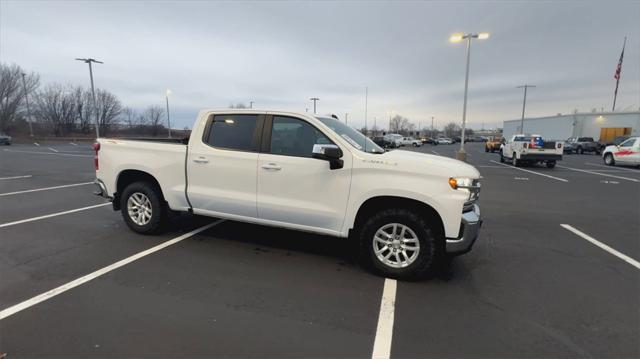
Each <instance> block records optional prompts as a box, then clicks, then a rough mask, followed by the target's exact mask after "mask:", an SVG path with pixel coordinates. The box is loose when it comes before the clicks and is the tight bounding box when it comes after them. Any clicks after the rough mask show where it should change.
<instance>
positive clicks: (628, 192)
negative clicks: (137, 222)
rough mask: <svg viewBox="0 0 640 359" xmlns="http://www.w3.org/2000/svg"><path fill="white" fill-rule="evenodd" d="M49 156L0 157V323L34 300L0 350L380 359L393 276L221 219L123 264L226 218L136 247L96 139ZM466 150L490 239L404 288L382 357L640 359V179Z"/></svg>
mask: <svg viewBox="0 0 640 359" xmlns="http://www.w3.org/2000/svg"><path fill="white" fill-rule="evenodd" d="M39 145H40V146H35V145H32V144H28V145H27V144H25V145H13V146H7V147H3V148H0V313H3V312H4V311H5V310H6V309H7V308H13V307H14V306H16V305H22V304H24V303H30V304H29V305H28V306H27V307H25V308H24V309H22V310H19V311H17V312H15V314H12V315H10V316H7V317H4V318H2V316H1V315H0V318H1V319H0V353H7V355H8V358H30V357H59V358H84V357H118V358H123V357H272V358H276V357H278V358H280V357H318V358H320V357H321V358H327V357H358V358H360V357H362V358H371V357H372V351H373V347H374V342H375V341H376V338H377V323H378V316H379V315H380V307H381V296H382V294H383V288H385V286H386V281H385V279H384V278H380V277H376V276H373V275H371V274H369V273H368V272H366V271H365V270H364V269H362V268H361V267H360V266H358V264H357V261H356V258H355V257H356V256H355V253H354V248H353V245H352V244H351V243H348V241H346V240H343V239H337V238H331V237H324V236H317V235H310V234H307V233H301V232H294V231H288V230H282V229H276V228H268V227H262V226H255V225H247V224H242V223H237V222H231V221H224V222H221V223H218V224H216V225H214V226H212V227H211V228H209V229H207V230H205V231H203V232H200V233H197V234H194V235H192V236H189V237H188V238H185V239H184V240H180V241H178V242H176V243H175V244H173V245H170V246H167V247H165V248H162V249H159V250H157V251H155V252H153V253H152V254H149V255H146V256H144V257H141V258H140V259H137V260H135V261H131V262H126V264H122V263H120V262H119V261H121V260H123V259H126V258H131V256H133V255H135V254H137V253H140V252H141V251H145V250H148V249H150V248H156V246H158V245H160V244H163V243H167V241H169V240H171V239H175V238H176V237H179V236H181V235H183V234H185V233H190V232H191V231H193V230H195V229H197V228H200V227H202V226H203V225H205V224H209V223H213V222H215V221H216V220H215V219H211V218H203V217H195V216H189V215H181V216H177V217H175V218H173V219H172V225H171V226H170V228H169V229H168V231H167V232H166V233H163V234H161V235H158V236H141V235H137V234H135V233H133V232H131V231H129V230H128V228H126V226H125V224H124V223H123V221H122V219H121V217H120V215H119V213H117V212H114V211H112V210H111V208H110V206H108V205H104V206H100V205H101V204H103V203H104V201H102V200H101V199H99V198H97V197H95V196H93V195H92V191H93V187H92V186H91V185H86V183H87V182H90V181H91V180H92V179H93V177H94V173H93V164H92V152H91V149H90V146H89V145H88V144H87V143H84V144H82V143H77V144H70V143H68V144H60V143H57V144H55V143H54V144H43V143H41V144H39ZM458 148H459V145H439V146H430V145H427V146H424V147H420V148H408V149H407V150H411V151H419V152H424V153H430V154H439V155H442V156H448V157H454V155H455V152H456V151H457V150H458ZM466 148H467V151H468V155H469V157H468V162H469V163H471V164H473V165H475V166H476V167H477V168H478V170H479V171H480V172H481V174H482V176H483V181H482V186H483V189H482V193H481V200H480V206H481V211H482V214H483V217H484V220H485V222H484V225H483V228H482V232H481V238H480V239H479V240H478V242H477V243H476V245H475V247H474V249H473V250H472V251H471V252H470V253H468V254H466V255H464V256H460V257H458V258H456V259H455V260H454V261H453V263H452V264H451V265H450V266H448V267H445V268H442V269H441V270H440V271H439V272H438V273H437V274H436V275H435V276H434V277H433V278H430V279H427V280H424V281H420V282H398V283H397V290H396V294H395V298H394V301H395V305H394V306H393V313H394V316H395V318H394V320H393V330H392V334H393V335H392V344H391V355H390V356H391V357H392V358H431V357H433V358H463V357H464V358H471V357H474V358H477V357H501V358H512V357H607V358H609V357H610V358H637V357H639V356H640V346H639V344H638V338H639V337H640V315H638V313H639V308H640V304H639V303H640V268H638V267H636V266H634V265H633V263H634V261H635V262H636V263H637V261H640V243H639V241H638V238H639V237H640V220H639V219H640V170H638V169H635V168H627V167H603V166H602V160H601V158H600V157H599V156H597V155H567V156H565V157H564V159H563V161H561V162H560V163H559V166H558V167H556V168H554V169H548V168H542V167H539V166H529V167H521V168H514V167H512V166H510V165H502V164H500V163H499V156H498V155H497V154H492V153H485V152H484V151H483V147H482V144H479V143H469V144H467V146H466ZM560 166H562V167H560ZM13 177H15V178H13ZM69 185H72V186H69ZM60 186H65V187H60ZM51 187H60V188H51ZM36 189H44V190H41V191H33V190H36ZM72 211H73V212H72ZM561 225H567V226H569V227H568V228H573V229H575V230H577V231H579V232H580V233H582V234H584V235H586V236H588V237H589V238H591V239H593V240H596V241H597V243H601V244H602V245H604V246H605V247H604V248H603V247H602V246H597V245H594V243H592V242H590V241H589V240H587V239H585V238H584V237H583V236H580V235H577V234H576V233H575V232H572V231H571V230H569V229H567V227H566V226H565V227H563V226H561ZM605 248H608V249H605ZM614 253H618V254H621V255H626V256H628V258H629V259H630V261H625V260H623V259H621V258H620V257H618V256H616V255H615V254H614ZM115 263H120V264H119V265H118V266H117V267H114V268H115V269H112V270H110V271H108V272H104V274H102V275H100V276H97V277H95V278H94V277H91V278H89V279H86V282H82V283H81V284H77V285H75V284H74V285H73V286H70V287H64V291H61V292H60V293H59V294H58V293H54V294H51V295H49V296H46V297H44V298H45V299H43V300H42V301H39V302H29V301H30V300H31V299H32V298H34V297H37V296H39V295H41V294H43V293H47V291H50V290H52V289H54V288H60V286H66V285H68V284H69V283H73V281H74V280H76V279H77V278H88V277H84V276H87V275H90V274H93V273H96V271H98V270H101V269H103V268H106V267H108V266H111V265H113V264H115Z"/></svg>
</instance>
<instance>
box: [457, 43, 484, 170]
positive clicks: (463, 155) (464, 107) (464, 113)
mask: <svg viewBox="0 0 640 359" xmlns="http://www.w3.org/2000/svg"><path fill="white" fill-rule="evenodd" d="M488 38H489V33H487V32H481V33H479V34H453V35H451V37H450V38H449V40H450V41H451V42H460V41H462V40H467V70H466V74H465V77H464V103H463V105H462V136H460V151H458V153H457V154H456V158H457V159H459V160H461V161H466V160H467V153H466V152H465V151H464V132H465V128H466V126H467V90H468V89H469V60H470V59H471V39H480V40H485V39H488Z"/></svg>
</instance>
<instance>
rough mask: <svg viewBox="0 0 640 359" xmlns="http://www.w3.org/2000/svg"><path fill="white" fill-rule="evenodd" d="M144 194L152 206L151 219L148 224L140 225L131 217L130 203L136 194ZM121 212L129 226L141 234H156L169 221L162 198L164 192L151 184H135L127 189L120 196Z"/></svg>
mask: <svg viewBox="0 0 640 359" xmlns="http://www.w3.org/2000/svg"><path fill="white" fill-rule="evenodd" d="M137 193H140V194H143V195H144V196H146V198H148V200H149V202H150V204H151V218H150V219H149V220H148V223H145V224H144V225H140V224H137V223H135V222H134V220H133V219H132V217H131V216H130V215H129V208H128V205H127V203H128V201H129V198H130V197H131V196H132V195H134V194H137ZM120 212H121V213H122V218H123V219H124V221H125V223H126V224H127V226H128V227H129V228H130V229H131V230H132V231H134V232H136V233H140V234H154V233H158V232H160V230H161V229H162V227H163V225H164V224H165V223H166V219H167V213H168V211H167V204H166V202H165V200H164V197H163V196H162V191H161V190H160V189H159V188H158V187H157V186H156V185H155V184H152V183H149V182H134V183H131V184H130V185H128V186H127V187H125V189H124V190H123V191H122V195H121V196H120Z"/></svg>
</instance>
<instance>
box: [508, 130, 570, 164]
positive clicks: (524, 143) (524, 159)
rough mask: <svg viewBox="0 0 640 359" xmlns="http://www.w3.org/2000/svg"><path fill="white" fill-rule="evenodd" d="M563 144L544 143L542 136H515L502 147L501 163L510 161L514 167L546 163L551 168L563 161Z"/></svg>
mask: <svg viewBox="0 0 640 359" xmlns="http://www.w3.org/2000/svg"><path fill="white" fill-rule="evenodd" d="M562 153H563V149H562V142H555V141H544V140H543V139H542V137H541V136H540V135H513V136H512V137H511V139H510V140H509V141H507V142H506V143H504V144H503V145H502V146H501V147H500V162H505V161H507V160H509V161H510V162H511V163H512V164H513V165H514V166H516V167H517V166H520V165H521V164H524V163H544V164H546V165H547V167H549V168H553V167H555V166H556V162H557V161H561V160H562Z"/></svg>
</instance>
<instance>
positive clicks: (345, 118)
mask: <svg viewBox="0 0 640 359" xmlns="http://www.w3.org/2000/svg"><path fill="white" fill-rule="evenodd" d="M348 123H349V113H348V112H345V113H344V124H345V125H346V124H348Z"/></svg>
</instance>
